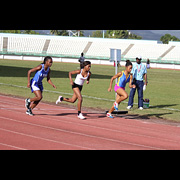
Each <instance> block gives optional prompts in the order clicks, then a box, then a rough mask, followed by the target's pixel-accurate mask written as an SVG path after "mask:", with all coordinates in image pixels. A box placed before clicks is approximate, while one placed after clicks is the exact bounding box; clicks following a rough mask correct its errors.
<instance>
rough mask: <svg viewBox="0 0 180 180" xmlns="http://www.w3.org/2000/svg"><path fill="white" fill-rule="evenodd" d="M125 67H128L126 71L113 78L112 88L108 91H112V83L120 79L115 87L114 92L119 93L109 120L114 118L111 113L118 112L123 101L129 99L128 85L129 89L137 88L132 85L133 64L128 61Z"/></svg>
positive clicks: (108, 115)
mask: <svg viewBox="0 0 180 180" xmlns="http://www.w3.org/2000/svg"><path fill="white" fill-rule="evenodd" d="M125 66H126V69H125V71H122V72H119V73H118V74H116V75H115V76H113V77H112V78H111V82H110V86H109V89H108V91H109V92H111V91H112V83H113V81H114V79H116V78H118V83H117V84H116V85H115V87H114V91H115V92H116V93H117V96H116V101H115V102H114V104H113V106H112V108H111V109H110V110H109V112H108V113H107V117H109V118H114V117H113V116H112V115H111V113H112V112H113V111H114V110H118V105H119V104H120V103H121V101H124V100H125V99H127V98H128V94H127V92H126V91H125V87H126V84H127V83H128V82H129V87H130V88H135V85H132V80H133V76H132V75H131V74H130V73H131V70H132V63H131V62H130V61H129V60H127V61H126V65H125Z"/></svg>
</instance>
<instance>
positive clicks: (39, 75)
mask: <svg viewBox="0 0 180 180" xmlns="http://www.w3.org/2000/svg"><path fill="white" fill-rule="evenodd" d="M41 65H42V68H41V70H39V71H37V72H36V74H35V76H34V78H33V80H34V81H36V82H37V84H41V83H42V80H43V79H44V78H45V77H47V75H48V73H49V67H48V69H47V71H45V70H44V64H41Z"/></svg>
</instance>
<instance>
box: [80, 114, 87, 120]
mask: <svg viewBox="0 0 180 180" xmlns="http://www.w3.org/2000/svg"><path fill="white" fill-rule="evenodd" d="M78 118H79V119H86V118H85V117H84V116H83V115H82V113H80V114H79V115H78Z"/></svg>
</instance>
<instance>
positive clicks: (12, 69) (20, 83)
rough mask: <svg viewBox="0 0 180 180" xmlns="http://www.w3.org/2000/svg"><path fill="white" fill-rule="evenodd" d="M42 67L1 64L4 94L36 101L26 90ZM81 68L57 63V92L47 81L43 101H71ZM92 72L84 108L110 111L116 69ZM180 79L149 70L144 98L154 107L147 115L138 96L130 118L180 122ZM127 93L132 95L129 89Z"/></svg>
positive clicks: (0, 86) (85, 89)
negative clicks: (74, 80)
mask: <svg viewBox="0 0 180 180" xmlns="http://www.w3.org/2000/svg"><path fill="white" fill-rule="evenodd" d="M39 64H40V62H34V61H16V60H0V93H2V94H11V95H15V96H21V97H24V98H27V97H33V96H34V94H32V93H31V92H30V89H28V88H26V86H27V71H28V70H29V69H31V68H33V67H35V66H37V65H39ZM78 67H79V64H73V63H58V62H54V63H53V66H52V67H51V70H52V71H51V80H52V81H53V83H54V84H55V85H56V86H57V89H54V88H52V86H50V85H49V84H48V83H47V82H46V80H44V81H43V84H44V89H45V90H46V91H44V93H43V101H49V102H55V101H56V99H57V97H58V96H59V95H62V96H65V97H71V95H72V93H73V91H72V88H71V85H70V81H69V78H68V72H69V71H72V70H76V69H77V68H78ZM122 70H124V67H121V68H120V69H119V71H122ZM91 72H92V78H91V81H90V84H89V85H87V84H85V85H84V87H83V91H82V94H83V96H84V99H83V106H84V107H93V108H100V109H103V110H108V109H109V108H110V107H111V106H112V103H113V101H114V99H115V93H114V91H113V92H111V93H110V92H108V91H107V89H108V87H109V82H110V79H111V77H112V76H113V75H114V67H113V66H103V65H92V68H91ZM33 75H34V74H32V76H33ZM179 75H180V71H175V70H162V69H150V70H148V82H149V83H148V86H147V90H146V91H145V92H144V98H149V99H150V105H151V107H150V108H149V109H144V110H143V111H140V110H138V107H137V102H138V101H137V93H136V95H135V105H134V108H133V109H132V110H130V111H129V114H139V115H140V116H147V117H157V118H161V119H168V120H174V121H180V117H179V115H180V96H179V91H180V90H179V87H180V78H178V77H179ZM74 77H75V76H74ZM126 91H127V92H128V94H129V92H130V89H129V87H128V86H127V87H126ZM66 104H67V103H66ZM76 104H77V103H75V104H74V106H76ZM126 107H127V100H126V101H125V102H123V103H122V104H121V105H120V106H119V109H120V110H126Z"/></svg>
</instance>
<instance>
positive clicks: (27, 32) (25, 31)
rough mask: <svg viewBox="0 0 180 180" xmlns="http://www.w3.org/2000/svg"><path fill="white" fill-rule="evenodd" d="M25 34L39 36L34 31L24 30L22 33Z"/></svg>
mask: <svg viewBox="0 0 180 180" xmlns="http://www.w3.org/2000/svg"><path fill="white" fill-rule="evenodd" d="M22 33H23V34H39V33H38V32H36V31H33V30H24V31H22Z"/></svg>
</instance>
